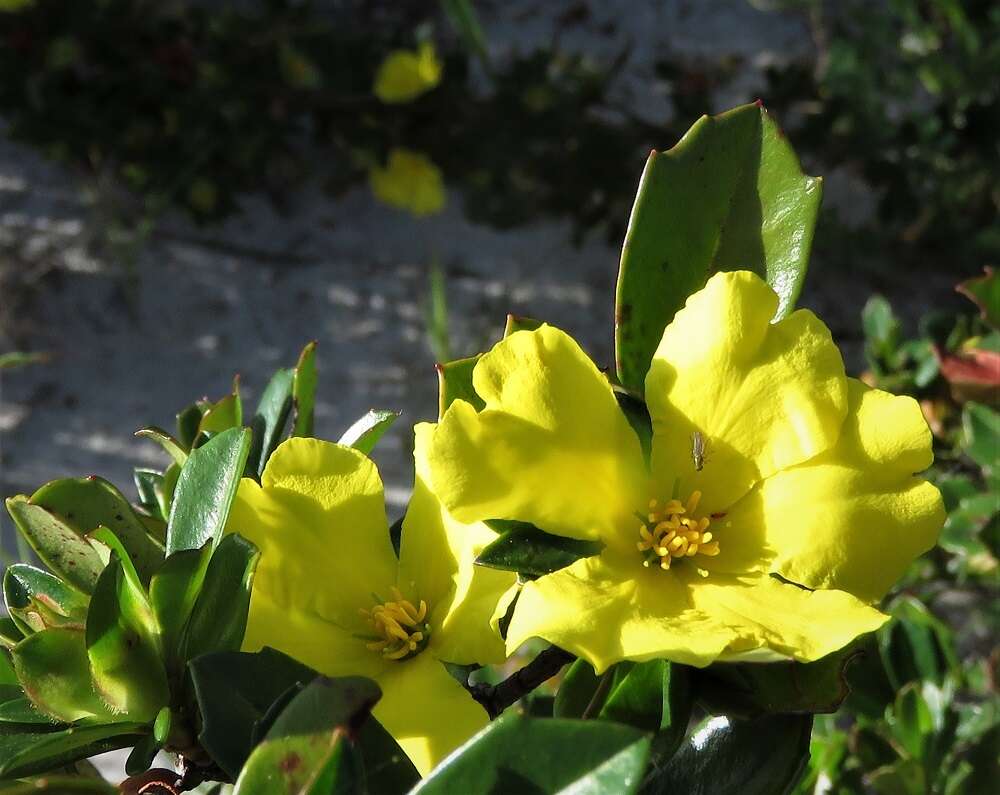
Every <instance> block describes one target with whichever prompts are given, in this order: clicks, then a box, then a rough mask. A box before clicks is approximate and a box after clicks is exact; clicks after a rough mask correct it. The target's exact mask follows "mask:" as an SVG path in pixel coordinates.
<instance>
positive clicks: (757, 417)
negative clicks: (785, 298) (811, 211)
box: [646, 271, 847, 512]
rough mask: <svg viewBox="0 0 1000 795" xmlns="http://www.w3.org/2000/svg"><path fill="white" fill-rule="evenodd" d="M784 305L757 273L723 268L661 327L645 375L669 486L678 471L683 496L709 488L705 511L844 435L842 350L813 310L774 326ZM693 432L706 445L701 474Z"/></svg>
mask: <svg viewBox="0 0 1000 795" xmlns="http://www.w3.org/2000/svg"><path fill="white" fill-rule="evenodd" d="M777 306H778V298H777V296H776V295H775V294H774V292H773V291H772V290H771V288H770V287H768V286H767V284H766V283H765V282H764V281H763V280H762V279H760V278H759V277H758V276H756V275H754V274H752V273H749V272H747V271H740V272H736V273H718V274H716V275H715V276H713V277H712V278H711V279H709V280H708V283H707V284H706V285H705V287H704V289H702V290H701V291H699V292H697V293H695V294H694V295H692V296H691V297H690V298H689V299H688V301H687V304H686V305H685V307H684V309H682V310H681V311H679V312H678V313H677V315H676V316H675V317H674V319H673V322H671V324H670V325H669V326H667V328H666V330H665V331H664V332H663V338H662V340H661V341H660V345H659V347H658V348H657V349H656V353H655V354H654V357H653V362H652V365H651V367H650V370H649V373H648V375H647V376H646V401H647V404H648V406H649V412H650V416H651V417H652V419H653V473H654V476H655V477H656V478H657V481H658V484H659V488H660V490H661V491H666V492H669V491H671V490H672V488H673V485H674V483H675V480H676V479H678V478H679V488H680V492H681V493H682V494H688V493H690V492H691V491H692V490H694V489H700V490H701V491H702V492H703V494H704V498H703V501H702V507H703V509H704V510H706V511H708V512H712V511H718V510H724V509H725V508H728V507H729V506H730V505H732V504H733V503H734V502H735V501H736V500H737V499H739V498H740V497H742V496H743V495H744V494H746V493H747V491H749V489H750V487H751V486H752V485H753V483H754V482H756V481H757V480H760V479H762V478H766V477H768V476H770V475H771V474H773V473H774V472H776V471H778V470H781V469H784V468H786V467H789V466H793V465H795V464H798V463H801V462H802V461H806V460H808V459H810V458H812V457H813V456H816V455H818V454H819V453H822V452H823V451H824V450H826V449H827V448H829V447H830V446H831V445H832V444H833V443H834V442H835V441H836V439H837V436H838V434H839V432H840V426H841V424H842V422H843V419H844V414H845V411H846V408H847V401H846V392H847V387H846V379H845V376H844V365H843V361H842V360H841V357H840V353H839V352H838V351H837V348H836V346H835V345H834V344H833V341H832V339H831V338H830V332H829V330H828V329H827V328H826V326H824V325H823V324H822V323H821V322H820V321H819V320H817V319H816V317H815V316H814V315H813V314H812V313H811V312H808V311H806V310H799V311H798V312H795V313H793V314H792V315H790V316H789V317H787V318H785V319H784V320H782V321H780V322H778V323H774V324H772V323H771V322H770V321H771V318H772V317H773V316H774V312H775V310H776V308H777ZM695 431H698V432H700V433H701V434H702V436H703V438H704V440H705V444H706V454H705V459H704V465H703V468H702V470H701V471H696V469H695V464H694V461H693V457H692V434H693V433H694V432H695ZM665 496H669V494H667V495H665Z"/></svg>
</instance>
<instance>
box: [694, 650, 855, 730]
mask: <svg viewBox="0 0 1000 795" xmlns="http://www.w3.org/2000/svg"><path fill="white" fill-rule="evenodd" d="M864 642H865V641H864V639H862V640H859V641H855V642H854V643H851V644H849V645H848V646H845V647H844V648H843V649H840V650H838V651H835V652H833V653H831V654H828V655H827V656H826V657H823V658H821V659H819V660H816V661H815V662H811V663H801V662H796V661H793V660H789V661H788V662H772V663H716V664H714V665H710V666H709V667H708V668H705V669H702V670H700V671H697V672H696V673H695V679H696V682H697V685H698V697H699V699H700V700H701V701H702V703H704V704H705V705H706V706H707V707H708V709H709V711H710V712H714V713H716V714H720V713H724V714H727V715H729V716H730V717H733V716H738V717H755V716H757V715H759V714H761V713H796V714H814V713H829V712H836V711H837V709H838V708H839V707H840V704H841V703H842V702H843V701H844V699H845V698H847V695H848V693H849V692H850V688H849V687H848V679H847V669H848V666H850V665H851V664H852V663H853V662H854V661H855V660H857V659H858V658H859V657H860V656H861V655H863V654H864V652H863V651H862V646H863V645H864Z"/></svg>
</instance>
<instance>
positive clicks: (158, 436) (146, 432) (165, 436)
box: [135, 411, 201, 467]
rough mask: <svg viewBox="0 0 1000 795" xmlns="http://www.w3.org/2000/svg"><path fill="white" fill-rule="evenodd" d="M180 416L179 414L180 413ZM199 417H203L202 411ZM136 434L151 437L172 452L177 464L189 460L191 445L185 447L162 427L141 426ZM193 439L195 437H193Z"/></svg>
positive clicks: (168, 451) (143, 437)
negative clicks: (188, 452) (188, 451)
mask: <svg viewBox="0 0 1000 795" xmlns="http://www.w3.org/2000/svg"><path fill="white" fill-rule="evenodd" d="M178 416H179V415H178ZM198 419H199V420H200V419H201V412H200V411H199V413H198ZM135 435H136V436H138V437H139V438H140V439H150V440H152V441H154V442H156V443H157V444H158V445H160V447H162V448H163V449H164V450H166V451H167V453H169V454H170V457H171V458H172V459H174V463H175V464H177V466H179V467H182V466H184V462H185V461H187V457H188V454H187V450H188V449H190V448H189V447H184V446H183V445H182V444H181V442H179V441H178V440H177V439H175V438H174V437H173V436H171V435H170V434H169V433H167V432H166V431H165V430H163V429H162V428H157V427H156V426H150V427H148V428H140V429H139V430H137V431H136V432H135ZM192 441H193V437H192Z"/></svg>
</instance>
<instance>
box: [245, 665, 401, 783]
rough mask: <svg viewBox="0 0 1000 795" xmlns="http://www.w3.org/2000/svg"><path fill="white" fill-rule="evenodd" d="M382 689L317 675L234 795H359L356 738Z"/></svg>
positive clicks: (276, 728)
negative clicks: (265, 793) (264, 794)
mask: <svg viewBox="0 0 1000 795" xmlns="http://www.w3.org/2000/svg"><path fill="white" fill-rule="evenodd" d="M381 696H382V691H381V690H379V687H378V685H376V684H375V683H374V682H373V681H372V680H370V679H364V678H362V677H359V676H347V677H341V678H336V679H328V678H326V677H318V678H317V679H315V680H314V681H313V682H312V683H311V684H309V685H308V686H307V687H306V688H305V689H303V691H302V692H301V693H299V694H298V695H297V696H296V697H295V699H294V700H293V701H292V703H291V704H289V705H288V706H287V707H286V708H285V710H284V711H283V712H282V713H281V715H280V716H279V717H278V719H277V720H276V721H275V722H274V725H273V726H272V727H271V729H270V731H268V733H267V737H266V738H265V739H264V741H263V742H262V743H261V744H260V745H258V746H257V747H256V748H255V749H254V751H253V753H252V754H251V755H250V758H249V759H247V763H246V765H245V766H244V768H243V770H242V772H241V773H240V776H239V779H237V781H236V789H235V791H234V793H233V795H255V794H256V793H260V792H267V793H269V794H271V793H273V795H285V794H286V793H287V795H328V794H329V793H336V794H337V795H340V793H344V794H345V795H346V794H347V793H361V792H363V791H364V790H365V786H364V769H363V765H362V762H361V757H360V753H359V752H358V750H357V749H356V748H355V747H354V743H353V738H354V736H355V735H356V733H357V731H358V729H359V728H360V727H361V726H362V725H363V724H364V722H365V720H366V718H367V717H368V714H369V712H370V710H371V708H372V707H373V706H374V705H375V702H377V701H378V700H379V698H381Z"/></svg>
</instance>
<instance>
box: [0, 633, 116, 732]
mask: <svg viewBox="0 0 1000 795" xmlns="http://www.w3.org/2000/svg"><path fill="white" fill-rule="evenodd" d="M11 656H12V657H13V659H14V668H15V670H16V671H17V678H18V680H19V681H20V683H21V686H22V687H23V688H24V692H25V693H27V695H28V697H29V698H30V699H31V701H32V703H34V704H35V706H36V707H38V708H39V709H40V710H41V711H42V712H44V713H45V714H46V715H49V716H50V717H52V718H54V719H56V720H61V721H66V722H67V723H70V722H72V721H75V720H80V719H81V718H93V717H98V718H105V719H110V718H111V717H112V713H111V711H110V710H109V709H108V707H107V706H106V705H105V704H104V702H103V701H101V699H100V698H99V697H98V696H97V693H95V692H94V684H93V681H92V680H91V674H90V661H89V660H88V658H87V645H86V638H85V636H84V633H83V632H81V631H79V630H74V629H67V628H65V627H60V628H57V629H46V630H43V631H42V632H36V633H35V634H34V635H31V636H30V637H27V638H25V639H24V640H23V641H21V642H20V643H19V644H18V645H17V646H16V647H15V648H14V650H13V651H12V652H11Z"/></svg>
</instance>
